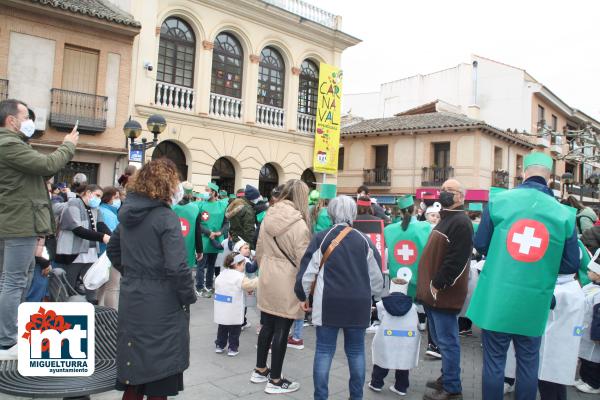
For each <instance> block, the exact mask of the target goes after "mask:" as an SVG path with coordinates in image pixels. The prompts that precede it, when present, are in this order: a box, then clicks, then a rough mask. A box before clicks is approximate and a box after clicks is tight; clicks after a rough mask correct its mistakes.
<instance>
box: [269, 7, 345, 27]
mask: <svg viewBox="0 0 600 400" xmlns="http://www.w3.org/2000/svg"><path fill="white" fill-rule="evenodd" d="M263 1H264V2H265V3H269V4H273V5H274V6H277V7H279V8H283V9H284V10H286V11H289V12H291V13H294V14H296V15H299V16H301V17H304V18H306V19H309V20H311V21H313V22H316V23H318V24H321V25H323V26H326V27H328V28H331V29H336V28H337V25H336V17H335V15H334V14H332V13H330V12H327V11H325V10H321V9H320V8H319V7H316V6H313V5H312V4H309V3H305V2H304V1H302V0H263Z"/></svg>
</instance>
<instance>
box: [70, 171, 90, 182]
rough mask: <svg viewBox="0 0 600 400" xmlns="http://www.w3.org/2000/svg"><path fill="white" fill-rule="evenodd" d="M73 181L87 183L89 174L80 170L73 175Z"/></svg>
mask: <svg viewBox="0 0 600 400" xmlns="http://www.w3.org/2000/svg"><path fill="white" fill-rule="evenodd" d="M73 183H80V184H82V183H87V176H85V174H83V173H81V172H78V173H76V174H75V175H74V176H73Z"/></svg>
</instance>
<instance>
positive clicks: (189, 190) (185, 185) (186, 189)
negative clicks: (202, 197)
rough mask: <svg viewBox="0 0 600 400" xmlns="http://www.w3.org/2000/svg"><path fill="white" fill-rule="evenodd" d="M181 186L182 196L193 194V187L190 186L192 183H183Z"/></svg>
mask: <svg viewBox="0 0 600 400" xmlns="http://www.w3.org/2000/svg"><path fill="white" fill-rule="evenodd" d="M181 186H183V193H184V194H192V193H193V192H194V185H192V182H188V181H185V182H183V183H182V184H181Z"/></svg>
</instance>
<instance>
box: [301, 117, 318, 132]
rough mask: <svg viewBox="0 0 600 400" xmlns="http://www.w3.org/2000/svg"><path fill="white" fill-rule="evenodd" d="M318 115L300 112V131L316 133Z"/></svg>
mask: <svg viewBox="0 0 600 400" xmlns="http://www.w3.org/2000/svg"><path fill="white" fill-rule="evenodd" d="M316 123H317V117H315V116H314V115H309V114H303V113H298V131H300V132H302V133H308V134H314V133H315V125H316Z"/></svg>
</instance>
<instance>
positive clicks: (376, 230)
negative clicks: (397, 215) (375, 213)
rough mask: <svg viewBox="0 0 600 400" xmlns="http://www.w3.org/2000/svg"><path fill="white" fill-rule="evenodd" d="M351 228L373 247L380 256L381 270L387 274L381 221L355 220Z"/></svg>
mask: <svg viewBox="0 0 600 400" xmlns="http://www.w3.org/2000/svg"><path fill="white" fill-rule="evenodd" d="M352 227H353V228H355V229H357V230H359V231H361V232H362V233H364V234H365V235H367V237H368V238H369V239H371V242H373V244H374V245H375V248H376V249H377V250H378V251H379V254H381V270H382V271H383V272H384V273H385V272H387V269H388V268H387V259H386V254H385V238H384V236H383V227H384V226H383V221H382V220H356V221H354V222H353V223H352Z"/></svg>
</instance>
